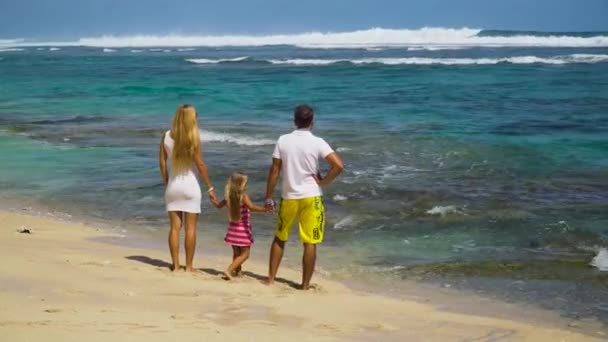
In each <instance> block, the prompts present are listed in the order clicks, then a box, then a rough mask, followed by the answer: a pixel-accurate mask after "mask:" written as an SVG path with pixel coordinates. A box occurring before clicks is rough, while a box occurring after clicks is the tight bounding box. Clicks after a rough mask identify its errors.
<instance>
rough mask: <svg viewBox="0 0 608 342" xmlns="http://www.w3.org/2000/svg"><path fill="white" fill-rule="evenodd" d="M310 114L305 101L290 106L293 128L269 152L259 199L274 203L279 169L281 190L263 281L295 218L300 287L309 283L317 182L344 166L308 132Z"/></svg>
mask: <svg viewBox="0 0 608 342" xmlns="http://www.w3.org/2000/svg"><path fill="white" fill-rule="evenodd" d="M313 119H314V113H313V109H312V108H311V107H310V106H307V105H301V106H298V107H296V109H295V111H294V123H295V125H296V127H297V129H296V130H295V131H293V132H292V133H289V134H285V135H282V136H281V137H280V138H279V140H278V141H277V145H276V147H275V149H274V152H273V153H272V165H271V166H270V170H269V171H268V181H267V184H266V201H265V203H266V205H267V206H271V205H273V204H274V201H273V200H272V197H273V193H274V189H275V187H276V184H277V181H278V179H279V175H281V174H282V175H283V185H282V188H283V190H282V196H281V203H280V205H279V212H278V223H277V229H276V232H275V237H274V240H273V242H272V246H271V248H270V261H269V267H268V283H269V284H272V283H273V282H274V280H275V277H276V275H277V271H278V269H279V265H280V263H281V259H282V258H283V250H284V248H285V241H287V239H288V238H289V233H290V232H291V228H292V226H293V224H294V223H295V221H296V220H297V221H298V226H299V231H300V240H301V241H302V243H303V245H304V257H303V258H302V268H303V272H302V284H301V286H302V287H301V288H302V289H303V290H308V288H309V287H310V279H311V278H312V274H313V272H314V269H315V261H316V258H317V244H319V243H321V242H322V241H323V231H324V228H325V209H324V207H323V198H322V195H323V192H322V190H321V187H323V186H325V185H328V184H330V183H331V182H332V181H333V180H334V179H335V178H336V177H337V176H338V175H339V174H340V172H342V169H343V168H344V165H343V164H342V160H341V159H340V157H339V156H338V154H337V153H336V152H334V150H333V149H332V148H331V147H330V146H329V145H328V144H327V143H326V142H325V140H323V139H321V138H319V137H316V136H314V135H313V134H312V132H311V130H312V127H313V124H314V120H313ZM319 159H325V160H326V161H327V163H328V164H329V166H330V169H329V171H328V172H327V174H326V175H325V177H321V174H320V172H319Z"/></svg>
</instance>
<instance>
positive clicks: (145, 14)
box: [0, 0, 608, 39]
mask: <svg viewBox="0 0 608 342" xmlns="http://www.w3.org/2000/svg"><path fill="white" fill-rule="evenodd" d="M424 26H435V27H453V28H460V27H464V26H467V27H470V28H488V29H489V28H491V29H514V30H541V31H608V0H501V1H497V0H298V1H295V0H0V38H61V39H69V38H79V37H87V36H99V35H103V34H115V35H130V34H153V35H162V34H170V33H171V34H173V33H177V34H224V33H238V34H258V35H259V34H269V33H296V32H310V31H333V32H336V31H350V30H355V29H367V28H371V27H384V28H420V27H424Z"/></svg>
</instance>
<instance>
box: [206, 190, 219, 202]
mask: <svg viewBox="0 0 608 342" xmlns="http://www.w3.org/2000/svg"><path fill="white" fill-rule="evenodd" d="M207 194H208V195H209V200H210V201H211V203H213V202H216V203H217V194H216V193H215V190H213V189H211V191H207Z"/></svg>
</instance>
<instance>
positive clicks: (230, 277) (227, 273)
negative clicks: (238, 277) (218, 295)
mask: <svg viewBox="0 0 608 342" xmlns="http://www.w3.org/2000/svg"><path fill="white" fill-rule="evenodd" d="M230 273H232V272H230V270H226V271H224V279H226V280H232V275H231V274H230Z"/></svg>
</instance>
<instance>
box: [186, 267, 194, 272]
mask: <svg viewBox="0 0 608 342" xmlns="http://www.w3.org/2000/svg"><path fill="white" fill-rule="evenodd" d="M186 272H194V267H192V266H190V267H186Z"/></svg>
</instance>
